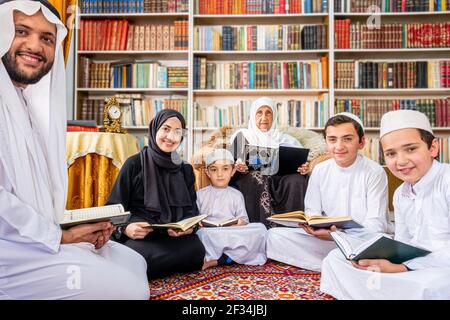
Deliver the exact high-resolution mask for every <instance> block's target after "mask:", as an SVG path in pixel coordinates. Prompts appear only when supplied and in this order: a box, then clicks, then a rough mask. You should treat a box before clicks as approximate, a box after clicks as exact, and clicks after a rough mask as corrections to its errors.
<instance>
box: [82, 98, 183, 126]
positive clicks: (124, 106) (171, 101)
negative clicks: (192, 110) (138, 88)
mask: <svg viewBox="0 0 450 320" xmlns="http://www.w3.org/2000/svg"><path fill="white" fill-rule="evenodd" d="M115 97H116V98H117V101H118V102H119V103H120V106H121V110H122V118H121V121H122V126H129V127H133V126H148V124H149V123H150V120H151V119H153V117H154V116H155V114H156V113H157V112H159V111H161V110H163V109H173V110H177V111H178V112H180V113H181V114H182V115H183V116H184V117H185V118H186V119H187V113H188V102H187V99H186V97H177V96H173V97H170V98H161V97H149V96H144V95H142V94H116V95H115ZM104 105H105V98H103V97H85V98H82V99H81V100H80V106H81V107H80V114H79V119H80V120H93V121H95V122H96V123H97V124H98V125H101V124H102V123H103V117H104V114H103V112H104Z"/></svg>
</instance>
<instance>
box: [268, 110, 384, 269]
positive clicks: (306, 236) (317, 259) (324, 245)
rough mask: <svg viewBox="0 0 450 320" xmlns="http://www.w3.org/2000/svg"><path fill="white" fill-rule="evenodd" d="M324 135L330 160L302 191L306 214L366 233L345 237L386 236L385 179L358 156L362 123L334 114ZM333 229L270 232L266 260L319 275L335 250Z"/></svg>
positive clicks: (371, 163) (373, 165)
mask: <svg viewBox="0 0 450 320" xmlns="http://www.w3.org/2000/svg"><path fill="white" fill-rule="evenodd" d="M324 135H325V139H326V143H327V147H328V152H329V153H330V154H331V155H333V158H332V159H329V160H326V161H324V162H322V163H319V164H318V165H317V166H316V167H315V168H314V170H313V172H312V174H311V177H310V178H309V182H308V188H307V190H306V196H305V213H306V214H307V215H321V214H325V215H327V216H330V217H333V216H343V215H349V216H351V217H352V218H353V220H355V221H356V222H358V223H359V224H361V225H362V226H364V228H362V229H348V230H346V232H350V233H353V234H358V235H359V236H363V235H364V234H367V233H372V232H383V233H384V232H387V231H388V218H387V212H388V211H387V204H388V203H387V201H388V200H387V177H386V173H385V171H384V169H383V168H382V167H381V166H380V165H379V164H378V163H376V162H375V161H372V160H370V159H368V158H366V157H364V156H362V155H360V154H358V150H361V149H362V148H363V147H364V143H365V138H364V129H363V125H362V122H361V120H360V119H359V118H358V117H357V116H355V115H353V114H351V113H346V112H344V113H340V114H337V115H335V116H333V117H332V118H330V119H329V120H328V121H327V123H326V125H325V130H324ZM335 229H336V228H335V226H332V227H331V229H313V228H311V227H306V226H301V227H299V228H285V227H277V228H272V229H270V230H269V232H268V238H267V257H268V258H270V259H273V260H277V261H281V262H284V263H287V264H290V265H294V266H297V267H300V268H304V269H308V270H314V271H320V266H321V264H322V260H323V259H324V258H325V257H326V255H327V254H328V253H329V252H330V251H331V250H332V249H334V248H336V245H335V244H334V242H333V241H332V239H331V237H330V230H331V231H332V230H335Z"/></svg>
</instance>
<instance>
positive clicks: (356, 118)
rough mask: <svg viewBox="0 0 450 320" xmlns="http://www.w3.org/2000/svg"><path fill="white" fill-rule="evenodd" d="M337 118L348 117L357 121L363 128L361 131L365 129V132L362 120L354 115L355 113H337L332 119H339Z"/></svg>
mask: <svg viewBox="0 0 450 320" xmlns="http://www.w3.org/2000/svg"><path fill="white" fill-rule="evenodd" d="M337 116H346V117H348V118H350V119H352V120H355V121H356V122H357V123H358V124H359V125H360V126H361V129H363V131H364V126H363V123H362V121H361V119H360V118H359V117H358V116H357V115H354V114H353V113H350V112H339V113H336V114H335V115H334V116H332V117H331V118H334V117H337ZM331 118H330V119H331Z"/></svg>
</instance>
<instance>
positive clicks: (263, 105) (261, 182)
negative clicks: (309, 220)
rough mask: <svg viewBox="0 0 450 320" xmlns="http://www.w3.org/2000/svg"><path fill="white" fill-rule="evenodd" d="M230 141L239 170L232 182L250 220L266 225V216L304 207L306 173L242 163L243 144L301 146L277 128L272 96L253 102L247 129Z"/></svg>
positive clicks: (240, 131)
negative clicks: (265, 171) (281, 171)
mask: <svg viewBox="0 0 450 320" xmlns="http://www.w3.org/2000/svg"><path fill="white" fill-rule="evenodd" d="M230 141H231V144H232V146H233V151H234V155H235V157H236V159H237V161H236V168H237V171H238V172H237V174H236V175H235V177H234V178H233V180H232V183H231V184H232V185H234V186H235V187H237V188H238V189H239V190H240V191H241V192H242V193H243V194H244V198H245V206H246V209H247V212H248V215H249V219H250V222H262V223H264V224H266V225H269V223H268V221H266V218H268V217H269V216H270V215H272V214H273V213H282V212H288V211H295V210H303V209H304V203H303V199H304V196H305V192H306V186H307V180H306V177H305V176H303V175H301V174H290V175H284V176H279V175H276V174H273V175H266V174H262V173H261V171H260V170H256V169H254V168H252V167H248V166H247V165H246V163H245V160H246V159H245V157H247V156H248V155H246V151H245V145H251V146H258V147H266V148H278V147H279V146H280V145H284V146H294V147H302V145H301V144H300V142H299V141H298V140H297V139H295V138H294V137H292V136H290V135H288V134H286V133H283V132H281V131H280V130H279V129H278V124H277V109H276V104H275V102H274V101H273V100H272V99H271V98H267V97H262V98H259V99H257V100H256V101H254V102H253V104H252V107H251V110H250V119H249V124H248V128H247V129H241V130H238V131H237V132H236V133H235V134H233V135H232V136H231V139H230ZM299 169H300V168H299Z"/></svg>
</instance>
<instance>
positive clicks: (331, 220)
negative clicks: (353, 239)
mask: <svg viewBox="0 0 450 320" xmlns="http://www.w3.org/2000/svg"><path fill="white" fill-rule="evenodd" d="M267 220H269V221H273V222H275V223H277V224H280V225H283V226H287V227H298V225H299V224H305V225H309V226H310V227H313V228H316V229H319V228H324V229H328V228H331V226H336V227H337V228H340V229H351V228H362V226H361V225H360V224H359V223H357V222H355V221H353V219H352V217H351V216H337V217H327V216H308V215H306V214H305V213H304V212H303V211H292V212H287V213H279V214H274V215H272V216H271V217H269V218H267Z"/></svg>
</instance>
